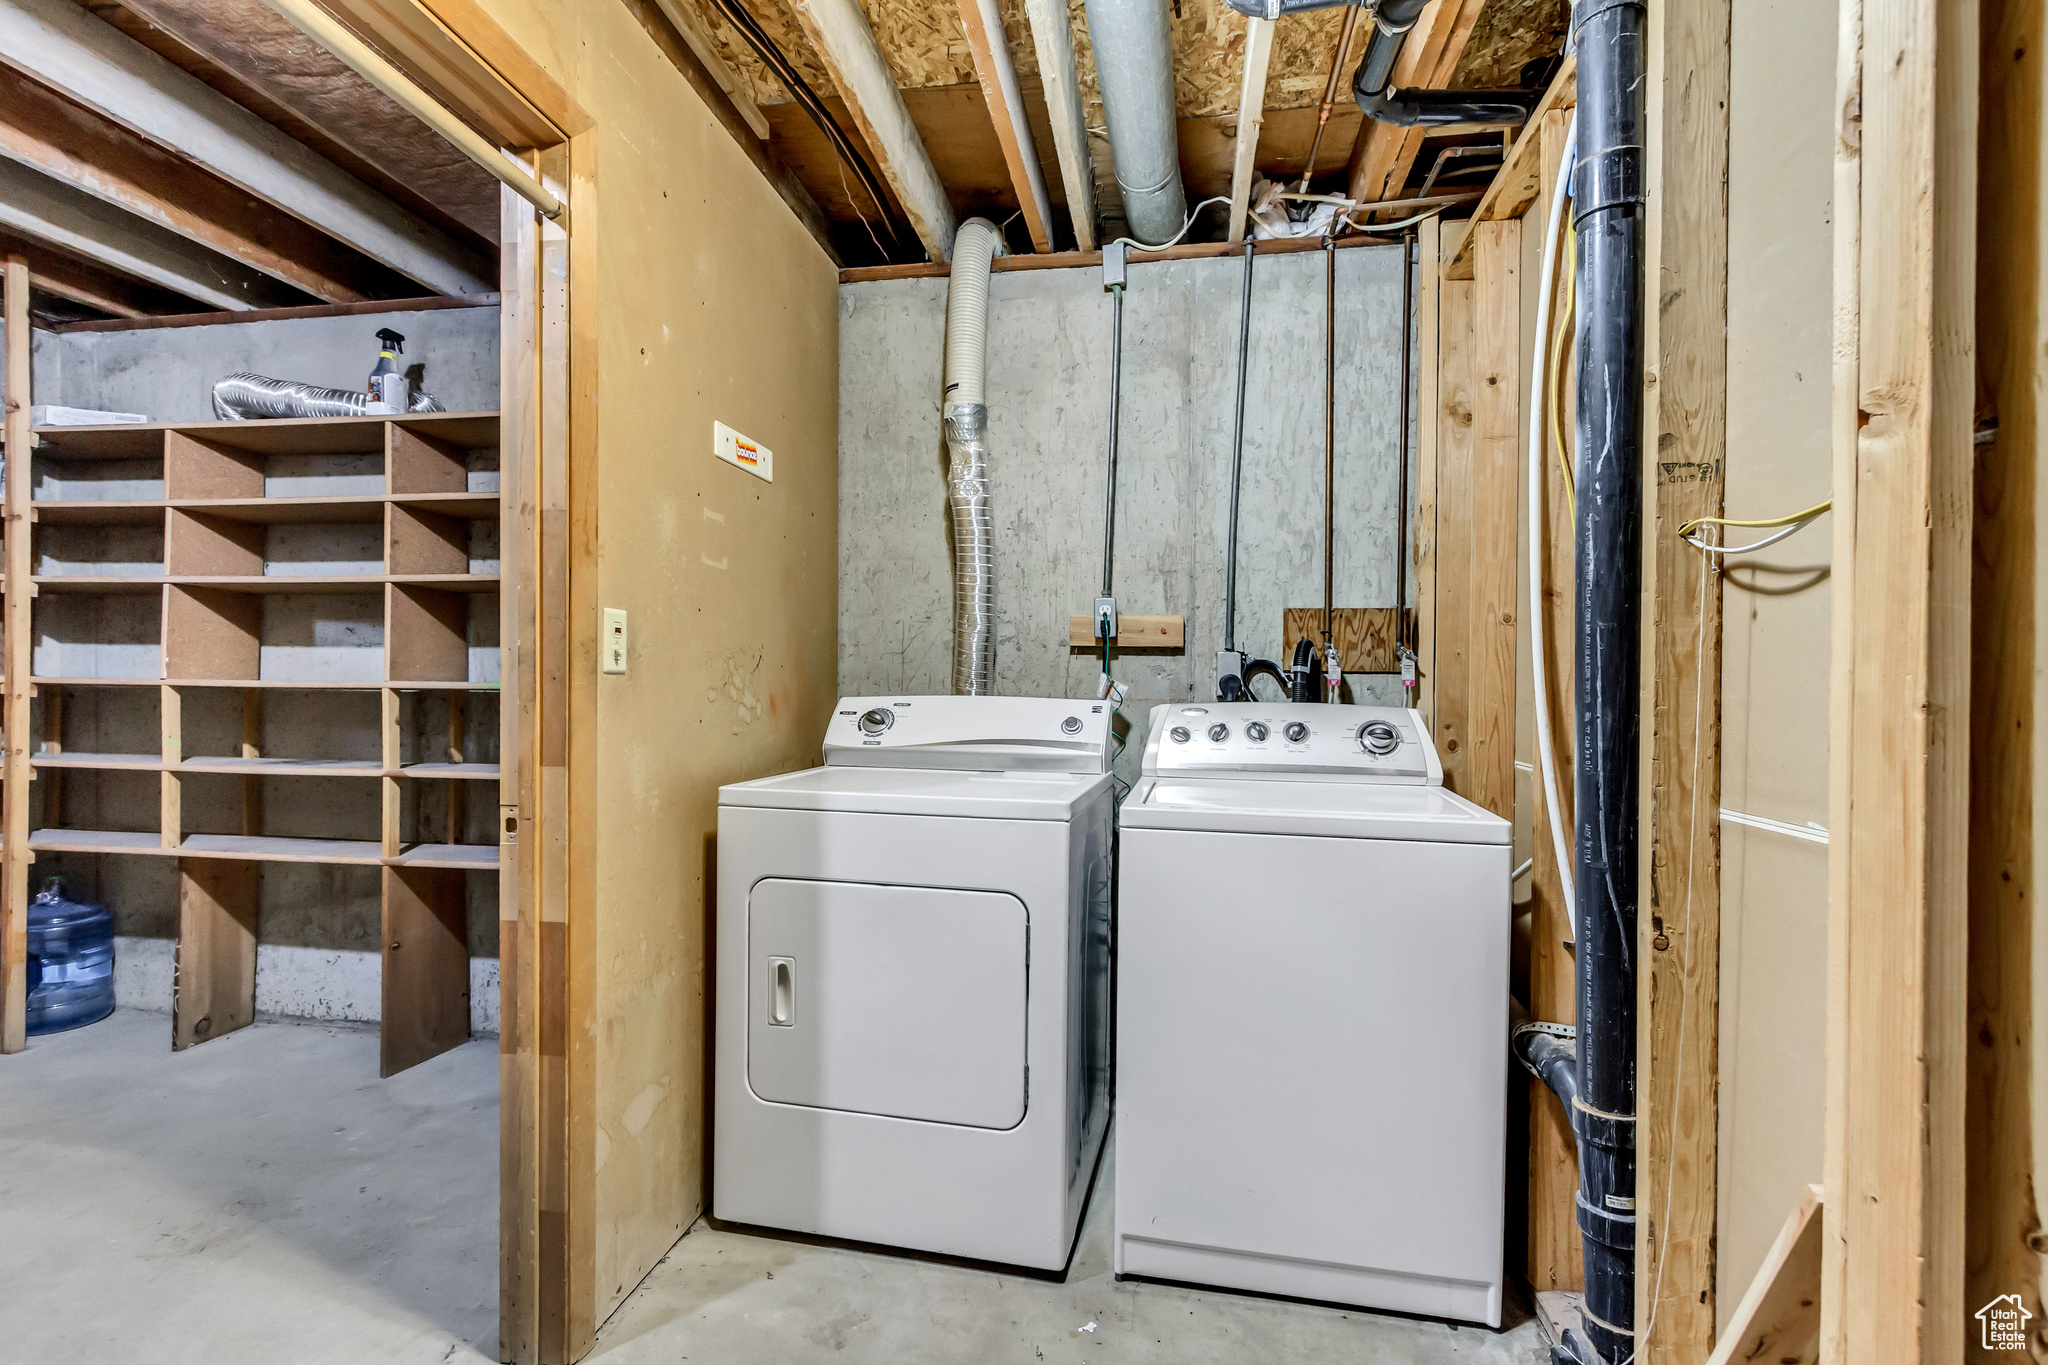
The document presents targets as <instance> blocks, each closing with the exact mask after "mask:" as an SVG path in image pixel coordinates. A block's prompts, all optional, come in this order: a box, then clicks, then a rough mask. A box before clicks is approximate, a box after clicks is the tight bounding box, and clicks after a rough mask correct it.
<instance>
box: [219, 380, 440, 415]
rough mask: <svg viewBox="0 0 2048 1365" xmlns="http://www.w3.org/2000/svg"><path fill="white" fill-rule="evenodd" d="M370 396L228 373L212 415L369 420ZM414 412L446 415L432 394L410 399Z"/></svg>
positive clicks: (312, 385)
mask: <svg viewBox="0 0 2048 1365" xmlns="http://www.w3.org/2000/svg"><path fill="white" fill-rule="evenodd" d="M369 408H370V395H369V394H367V393H364V392H363V391H362V390H361V389H323V388H321V387H320V386H319V385H317V384H307V383H304V382H302V381H300V380H297V379H271V378H269V377H268V376H265V375H260V374H249V373H246V372H245V373H242V374H231V375H229V376H228V377H227V378H226V379H223V380H221V381H220V382H219V383H218V384H215V385H214V386H213V415H214V416H215V417H216V418H218V419H219V420H221V421H223V422H246V421H261V420H264V419H269V418H278V417H368V416H370V415H371V414H370V411H369ZM412 411H414V412H446V411H447V409H446V408H444V407H442V406H441V403H440V400H438V399H436V398H435V397H434V396H433V395H431V394H426V393H415V394H414V395H413V396H412Z"/></svg>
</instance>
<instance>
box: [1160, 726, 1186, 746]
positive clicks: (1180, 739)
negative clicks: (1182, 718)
mask: <svg viewBox="0 0 2048 1365" xmlns="http://www.w3.org/2000/svg"><path fill="white" fill-rule="evenodd" d="M1166 733H1167V734H1168V735H1169V736H1170V737H1171V738H1172V740H1173V742H1174V743H1175V744H1185V743H1187V742H1188V740H1189V739H1190V738H1191V736H1190V735H1189V734H1188V727H1187V726H1185V725H1176V726H1174V727H1173V728H1172V729H1171V730H1168V731H1167V732H1166Z"/></svg>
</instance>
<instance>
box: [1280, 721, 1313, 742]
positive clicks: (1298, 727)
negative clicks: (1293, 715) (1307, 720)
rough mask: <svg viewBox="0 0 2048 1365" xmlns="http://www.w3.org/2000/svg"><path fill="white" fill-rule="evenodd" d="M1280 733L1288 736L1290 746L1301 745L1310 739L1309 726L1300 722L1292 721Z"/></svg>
mask: <svg viewBox="0 0 2048 1365" xmlns="http://www.w3.org/2000/svg"><path fill="white" fill-rule="evenodd" d="M1280 733H1282V734H1284V735H1286V736H1287V742H1288V743H1289V744H1299V743H1301V742H1302V741H1303V740H1305V739H1307V738H1308V726H1306V725H1304V724H1302V723H1301V722H1300V721H1298V720H1291V721H1289V722H1287V728H1286V729H1285V730H1282V731H1281V732H1280Z"/></svg>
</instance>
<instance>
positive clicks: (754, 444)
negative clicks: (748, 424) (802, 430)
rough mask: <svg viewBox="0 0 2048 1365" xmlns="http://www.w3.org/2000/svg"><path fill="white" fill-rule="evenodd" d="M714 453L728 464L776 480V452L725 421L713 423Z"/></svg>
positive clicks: (771, 481) (770, 480)
mask: <svg viewBox="0 0 2048 1365" xmlns="http://www.w3.org/2000/svg"><path fill="white" fill-rule="evenodd" d="M711 437H712V453H713V454H715V455H717V456H718V458H719V459H721V460H724V461H725V462H726V463H727V464H731V465H738V466H739V467H740V468H741V469H744V470H746V471H747V472H748V473H749V474H757V475H759V476H760V477H761V478H764V479H766V480H768V482H770V483H774V482H775V452H774V451H772V450H770V449H768V447H766V446H764V445H762V444H761V443H760V442H759V441H750V440H748V439H747V438H746V437H744V436H742V435H740V434H739V433H738V432H737V431H734V430H733V429H732V428H731V427H729V426H727V425H726V424H725V423H723V422H713V423H712V424H711Z"/></svg>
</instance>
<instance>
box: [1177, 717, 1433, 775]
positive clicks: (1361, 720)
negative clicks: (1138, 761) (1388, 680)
mask: <svg viewBox="0 0 2048 1365" xmlns="http://www.w3.org/2000/svg"><path fill="white" fill-rule="evenodd" d="M1145 773H1146V775H1147V776H1156V775H1164V774H1168V773H1175V774H1182V775H1187V774H1193V773H1215V774H1218V775H1221V774H1225V773H1227V774H1229V775H1230V776H1232V777H1297V778H1298V777H1314V778H1317V779H1320V780H1322V781H1328V782H1390V783H1410V784H1418V785H1429V786H1440V785H1442V783H1443V780H1444V770H1443V765H1442V764H1441V763H1440V762H1439V761H1438V759H1437V753H1436V745H1435V744H1433V743H1431V741H1430V738H1429V729H1428V727H1427V726H1426V725H1425V724H1424V723H1423V720H1422V713H1421V712H1419V711H1411V710H1406V709H1404V708H1402V707H1399V706H1325V705H1321V704H1318V703H1313V702H1309V703H1288V702H1278V703H1274V702H1257V701H1238V702H1168V703H1166V704H1164V705H1160V706H1155V707H1153V708H1152V729H1151V733H1150V735H1149V736H1148V737H1147V739H1146V741H1145Z"/></svg>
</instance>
